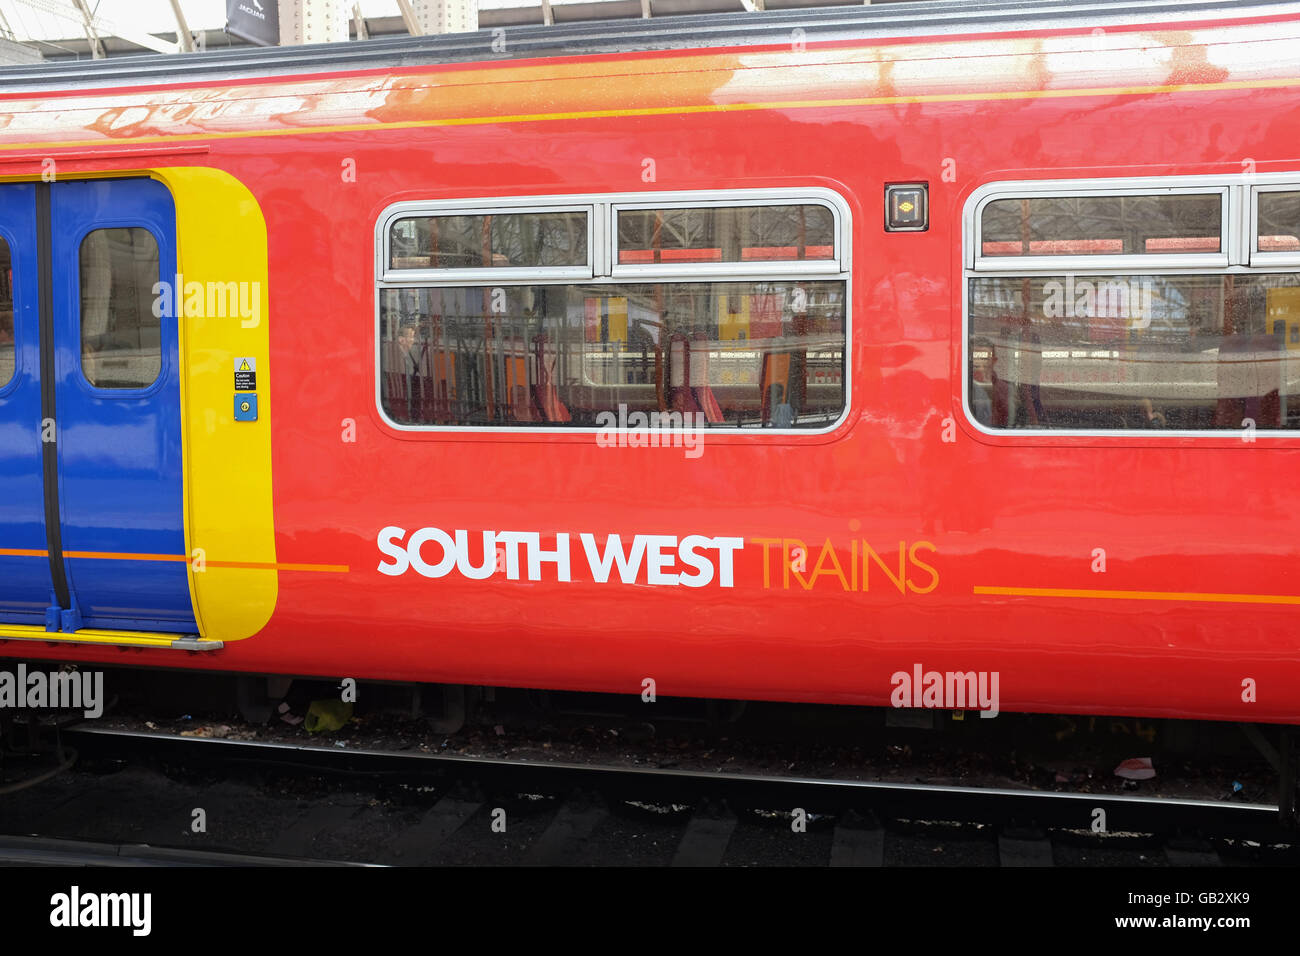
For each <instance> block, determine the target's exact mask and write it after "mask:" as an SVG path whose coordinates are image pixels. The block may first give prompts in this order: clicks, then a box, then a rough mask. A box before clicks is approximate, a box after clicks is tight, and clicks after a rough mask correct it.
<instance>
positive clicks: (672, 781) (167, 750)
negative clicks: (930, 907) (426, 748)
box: [63, 726, 1297, 843]
mask: <svg viewBox="0 0 1300 956" xmlns="http://www.w3.org/2000/svg"><path fill="white" fill-rule="evenodd" d="M63 739H64V740H65V741H67V742H68V743H75V745H76V746H77V748H78V749H79V750H80V751H81V752H82V753H84V754H91V753H93V754H98V755H102V756H121V755H122V753H123V752H124V751H125V752H147V753H149V754H151V755H154V756H159V757H167V758H173V759H174V758H176V757H178V756H188V757H194V758H196V759H199V760H214V761H235V762H243V763H258V764H264V765H265V764H287V765H291V766H295V767H298V768H301V769H313V770H316V771H319V772H335V773H352V774H367V775H382V776H393V777H411V778H420V779H426V780H427V779H428V778H430V777H434V778H442V779H444V780H447V781H449V782H464V781H473V782H474V783H476V784H477V785H478V786H480V787H482V788H484V789H488V790H497V791H500V790H513V791H514V792H516V793H550V794H560V795H562V794H567V793H571V792H573V791H575V790H586V791H594V792H599V793H602V794H604V795H606V796H608V797H613V798H616V799H624V800H636V801H641V802H650V803H665V804H682V803H693V802H697V801H699V800H701V799H708V800H725V801H727V802H728V803H729V804H731V805H732V806H735V807H750V808H754V809H767V810H790V809H794V808H796V807H799V808H803V809H805V810H809V811H813V812H842V811H846V810H855V811H859V812H861V811H869V812H871V813H874V814H876V815H878V816H880V817H882V818H889V819H900V820H913V821H924V822H935V821H954V822H969V823H988V824H1001V825H1034V826H1038V827H1047V828H1055V829H1070V830H1088V829H1089V828H1090V827H1091V825H1092V823H1093V821H1094V819H1096V811H1097V810H1098V809H1101V810H1103V811H1104V812H1105V820H1106V830H1107V831H1108V832H1110V833H1119V832H1132V833H1154V834H1168V833H1183V832H1196V833H1200V834H1203V835H1206V836H1217V837H1231V838H1243V839H1250V840H1255V841H1259V842H1261V843H1292V842H1296V841H1297V834H1296V832H1295V831H1294V830H1293V829H1290V828H1288V827H1287V826H1286V825H1285V824H1284V822H1283V820H1282V815H1281V813H1280V811H1279V808H1278V807H1277V806H1276V805H1273V804H1267V803H1245V802H1229V801H1212V800H1198V799H1187V798H1177V797H1152V796H1139V795H1129V794H1112V793H1076V792H1056V791H1046V790H1014V789H1009V788H993V787H963V786H953V785H947V784H929V783H901V782H895V781H880V780H850V779H836V778H824V777H793V776H767V775H762V774H752V773H729V772H724V771H721V770H719V771H703V770H680V769H665V768H654V767H628V766H611V765H598V764H585V763H567V762H553V763H552V762H543V761H536V760H515V759H506V758H499V757H469V756H460V755H447V754H435V753H414V752H410V751H392V750H377V749H365V748H353V747H348V748H340V747H337V746H322V745H319V744H295V743H282V742H269V741H246V740H229V739H225V738H205V737H180V736H177V735H175V734H170V733H164V732H143V731H122V730H114V729H111V728H103V727H82V726H74V727H72V728H69V729H65V730H64V731H63Z"/></svg>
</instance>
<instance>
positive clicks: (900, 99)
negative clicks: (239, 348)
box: [0, 77, 1300, 158]
mask: <svg viewBox="0 0 1300 956" xmlns="http://www.w3.org/2000/svg"><path fill="white" fill-rule="evenodd" d="M1291 86H1300V78H1296V77H1289V78H1282V79H1275V80H1225V81H1222V82H1219V83H1174V84H1160V85H1154V86H1104V87H1082V88H1075V89H1064V90H1001V91H996V92H991V93H917V94H913V95H910V96H865V97H853V98H850V99H837V100H785V101H777V102H771V103H700V104H696V105H694V106H645V107H639V108H634V109H609V110H585V111H573V112H565V113H519V114H513V115H507V116H462V117H449V118H446V119H433V120H403V121H401V122H393V123H350V124H342V125H336V126H317V127H314V128H311V129H301V128H294V129H266V130H240V131H234V132H226V133H181V134H177V135H175V136H136V137H130V138H128V139H125V140H111V139H88V140H71V141H69V142H66V143H51V142H47V141H43V142H28V143H11V144H8V145H0V151H11V150H20V149H41V150H57V149H76V148H84V147H93V146H107V145H120V144H131V145H134V144H136V143H180V142H190V141H199V140H203V141H210V140H219V139H246V138H248V137H258V136H302V135H306V134H318V133H357V132H364V131H366V130H398V129H420V128H425V127H434V126H479V125H487V124H492V123H537V122H547V121H553V120H577V119H601V118H611V117H629V116H679V115H681V114H684V113H732V112H744V111H749V110H791V109H825V108H830V107H844V106H894V105H902V104H909V103H969V102H983V101H986V100H1026V99H1059V98H1061V97H1080V96H1147V95H1150V94H1152V93H1191V92H1205V93H1208V92H1215V91H1219V90H1256V89H1275V88H1281V87H1291ZM43 155H45V154H43ZM53 155H55V156H57V155H58V154H57V153H54V154H53ZM107 158H111V157H107Z"/></svg>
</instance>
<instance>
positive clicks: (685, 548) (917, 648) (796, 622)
mask: <svg viewBox="0 0 1300 956" xmlns="http://www.w3.org/2000/svg"><path fill="white" fill-rule="evenodd" d="M1013 6H1016V5H1007V4H981V5H970V4H962V5H957V4H953V5H945V4H940V3H935V4H930V5H927V6H926V7H925V8H924V9H922V10H920V11H918V9H917V8H916V7H915V6H913V5H909V6H907V7H906V8H903V7H899V8H893V9H891V8H889V7H886V8H882V9H873V8H867V9H839V10H833V11H801V12H799V13H797V14H796V13H785V14H770V15H767V16H766V18H764V17H748V16H743V17H742V16H737V17H734V18H729V17H720V18H707V19H700V20H698V21H697V20H691V19H687V20H684V21H681V22H680V23H679V22H675V21H672V20H668V21H664V22H662V23H660V22H658V21H656V22H653V23H647V24H645V25H643V26H637V27H636V28H634V29H623V30H622V31H621V32H620V33H619V34H618V36H617V38H616V40H617V42H618V43H619V45H620V48H621V49H622V50H623V52H617V53H609V52H603V51H604V50H607V49H608V46H609V44H610V42H611V38H612V37H613V34H612V33H611V32H610V30H609V28H591V29H590V30H588V29H587V28H585V27H583V28H568V29H566V30H565V32H562V33H561V32H550V31H546V30H521V31H518V32H511V33H507V34H506V38H505V39H506V47H505V51H504V53H502V52H500V51H499V50H493V48H492V40H493V37H492V35H490V34H486V33H485V34H481V35H480V34H474V35H469V36H461V37H452V38H442V39H427V38H426V39H421V40H410V41H405V42H403V43H398V44H392V43H384V44H376V45H374V46H360V47H355V48H349V51H348V52H349V54H350V57H349V59H348V60H347V61H346V66H344V67H343V68H339V67H338V66H336V65H335V64H336V61H333V60H331V59H330V53H329V52H324V51H321V50H318V49H315V48H303V49H301V50H294V51H288V50H277V51H260V52H259V51H254V52H236V53H225V54H219V53H208V54H203V55H198V56H194V57H189V58H186V59H184V60H177V59H169V58H154V57H149V58H141V59H138V60H129V61H126V60H124V61H108V62H105V63H96V64H92V65H88V66H83V65H72V66H66V65H51V66H46V67H42V68H41V69H40V70H39V71H33V72H30V73H27V72H22V71H18V70H9V71H6V72H4V73H0V90H2V91H3V92H0V97H2V99H0V112H2V113H3V123H0V178H2V179H3V184H0V241H2V248H0V258H2V259H3V261H4V269H3V270H0V283H2V285H3V288H2V289H0V298H2V299H3V301H2V302H0V380H3V384H0V489H2V490H0V637H2V638H3V642H2V643H0V653H3V654H5V655H8V656H11V657H32V656H40V657H43V658H49V659H58V660H78V661H87V662H111V663H119V662H122V661H124V660H126V661H129V662H132V663H136V664H139V665H140V666H149V667H187V668H206V669H210V670H221V671H236V672H238V671H242V672H252V673H265V674H280V673H283V674H312V675H322V676H352V677H357V678H371V679H378V680H407V681H429V682H445V683H453V684H487V685H503V686H504V685H511V686H531V687H548V688H567V689H585V690H599V691H609V692H626V693H629V694H631V693H640V691H641V689H642V686H643V681H644V680H645V679H647V678H650V679H653V680H654V681H655V682H656V687H657V691H658V693H660V694H664V695H688V696H689V695H694V696H709V697H734V698H754V699H775V700H797V701H822V702H840V703H853V704H869V705H883V704H887V703H891V702H892V703H895V704H904V705H908V706H912V705H918V704H919V705H921V706H945V707H952V706H969V707H980V708H982V709H984V710H986V711H988V712H992V711H993V710H994V709H1000V710H1003V711H1006V710H1020V711H1050V712H1095V713H1110V714H1133V715H1161V716H1178V717H1188V718H1210V719H1222V720H1250V721H1272V722H1284V723H1285V722H1291V723H1294V722H1296V721H1297V720H1300V632H1298V630H1297V626H1296V620H1297V618H1296V614H1297V605H1300V575H1298V574H1297V571H1296V567H1297V565H1296V561H1297V550H1296V532H1297V527H1298V525H1297V518H1296V514H1297V511H1296V508H1297V505H1296V494H1295V488H1296V487H1297V482H1298V478H1297V475H1300V4H1296V3H1248V4H1229V3H1220V2H1207V3H1186V4H1183V5H1181V6H1179V5H1175V4H1168V3H1146V2H1143V0H1132V2H1128V3H1125V4H1122V5H1120V4H1116V5H1115V7H1114V9H1113V10H1106V9H1100V10H1099V9H1098V5H1097V4H1090V5H1088V8H1087V10H1086V11H1084V10H1082V9H1078V10H1076V9H1074V8H1071V7H1069V6H1054V7H1051V8H1049V9H1046V10H1045V11H1044V12H1042V13H1038V14H1035V13H1025V12H1023V11H1015V12H1012V11H1011V9H1010V8H1011V7H1013ZM703 24H707V25H708V27H709V28H710V30H712V31H713V32H712V34H711V35H712V36H713V37H715V38H716V39H714V40H711V41H707V42H706V41H704V40H700V39H697V38H698V37H700V36H702V35H703V34H700V33H699V32H698V30H699V29H700V28H701V27H702V25H703ZM497 39H500V38H499V37H498V38H497ZM498 46H500V44H499V43H498ZM598 50H599V51H602V52H598ZM124 652H125V653H126V654H127V655H128V656H127V657H125V658H124V656H123V655H124ZM950 674H951V675H959V677H958V678H957V679H955V680H954V679H948V680H942V681H941V683H940V684H939V685H936V684H935V683H934V681H933V679H931V678H930V677H929V676H927V675H938V676H939V677H940V678H942V677H943V676H944V675H950ZM954 690H964V691H966V692H967V693H968V694H969V698H968V699H966V700H964V701H963V700H954V699H952V697H951V692H953V691H954Z"/></svg>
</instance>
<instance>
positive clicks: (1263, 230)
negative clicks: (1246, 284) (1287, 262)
mask: <svg viewBox="0 0 1300 956" xmlns="http://www.w3.org/2000/svg"><path fill="white" fill-rule="evenodd" d="M1258 227H1259V228H1258V231H1257V232H1256V237H1257V238H1256V246H1255V248H1256V250H1257V251H1258V252H1282V253H1290V254H1291V255H1296V254H1297V253H1300V190H1297V191H1295V192H1260V193H1259V223H1258Z"/></svg>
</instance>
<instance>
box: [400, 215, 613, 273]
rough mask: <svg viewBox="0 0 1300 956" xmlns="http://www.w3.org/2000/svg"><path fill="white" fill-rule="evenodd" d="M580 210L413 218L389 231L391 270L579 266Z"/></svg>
mask: <svg viewBox="0 0 1300 956" xmlns="http://www.w3.org/2000/svg"><path fill="white" fill-rule="evenodd" d="M587 217H588V214H587V212H586V211H583V210H556V211H540V212H499V213H478V212H476V213H466V214H461V215H419V216H406V217H403V218H401V219H397V220H395V221H394V222H393V223H392V225H390V226H389V236H388V256H389V258H388V266H389V268H390V269H394V270H405V269H434V270H462V269H464V270H482V269H511V268H525V267H526V268H539V267H540V268H547V267H560V266H585V265H587V263H588V261H589V253H588V226H587Z"/></svg>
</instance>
